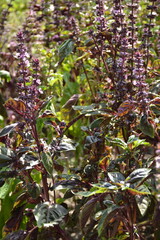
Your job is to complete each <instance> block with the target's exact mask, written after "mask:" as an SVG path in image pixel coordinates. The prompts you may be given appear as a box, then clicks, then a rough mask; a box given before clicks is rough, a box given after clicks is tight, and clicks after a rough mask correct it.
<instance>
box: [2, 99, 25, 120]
mask: <svg viewBox="0 0 160 240" xmlns="http://www.w3.org/2000/svg"><path fill="white" fill-rule="evenodd" d="M4 106H5V107H6V108H8V109H11V110H12V111H14V112H16V113H17V114H19V115H21V116H24V115H25V114H26V104H25V103H24V102H23V101H22V100H16V99H13V98H9V99H8V100H7V101H6V102H5V104H4Z"/></svg>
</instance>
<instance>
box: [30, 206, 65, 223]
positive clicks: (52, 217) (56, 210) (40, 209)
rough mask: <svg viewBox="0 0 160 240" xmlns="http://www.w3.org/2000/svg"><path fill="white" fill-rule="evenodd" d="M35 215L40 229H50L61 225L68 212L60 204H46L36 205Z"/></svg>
mask: <svg viewBox="0 0 160 240" xmlns="http://www.w3.org/2000/svg"><path fill="white" fill-rule="evenodd" d="M33 213H34V216H35V219H36V221H37V226H38V227H50V226H53V225H57V224H59V223H60V222H61V221H62V220H63V218H64V216H65V215H66V214H67V213H68V211H67V210H66V208H64V207H63V206H61V205H59V204H52V203H49V202H44V203H40V204H38V205H36V207H35V208H34V211H33Z"/></svg>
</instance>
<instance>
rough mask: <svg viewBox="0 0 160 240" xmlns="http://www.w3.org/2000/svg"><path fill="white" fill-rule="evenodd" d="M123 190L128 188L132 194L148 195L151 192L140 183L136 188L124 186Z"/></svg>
mask: <svg viewBox="0 0 160 240" xmlns="http://www.w3.org/2000/svg"><path fill="white" fill-rule="evenodd" d="M124 190H128V192H130V193H131V194H132V195H150V194H151V192H150V191H149V189H148V188H147V187H146V186H145V185H144V184H143V185H140V186H139V187H138V188H137V189H135V188H130V187H126V188H124Z"/></svg>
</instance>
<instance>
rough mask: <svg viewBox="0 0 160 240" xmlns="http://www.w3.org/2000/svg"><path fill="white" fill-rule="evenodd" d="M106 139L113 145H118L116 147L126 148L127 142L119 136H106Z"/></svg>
mask: <svg viewBox="0 0 160 240" xmlns="http://www.w3.org/2000/svg"><path fill="white" fill-rule="evenodd" d="M106 140H107V141H108V142H109V143H110V144H111V145H113V146H118V147H121V148H122V149H126V148H127V143H125V142H124V141H123V140H122V139H120V138H114V139H109V138H106Z"/></svg>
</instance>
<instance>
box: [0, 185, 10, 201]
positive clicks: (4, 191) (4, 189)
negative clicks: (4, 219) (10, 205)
mask: <svg viewBox="0 0 160 240" xmlns="http://www.w3.org/2000/svg"><path fill="white" fill-rule="evenodd" d="M10 189H11V186H10V183H8V182H5V184H4V185H3V186H2V187H1V188H0V199H4V198H5V197H6V195H7V194H8V193H9V191H10Z"/></svg>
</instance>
